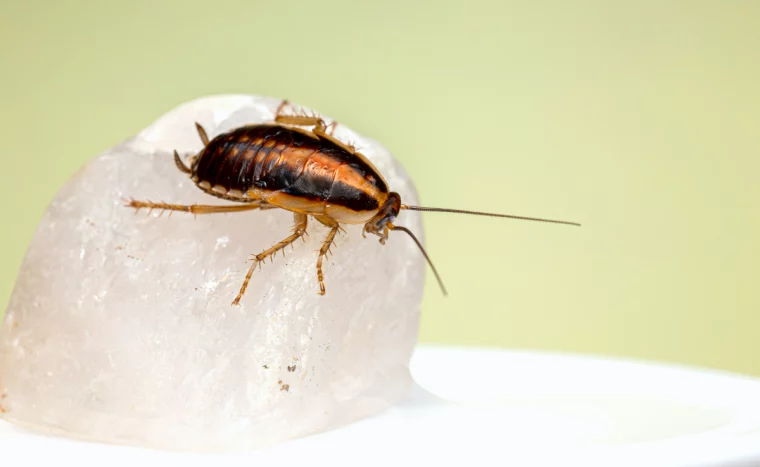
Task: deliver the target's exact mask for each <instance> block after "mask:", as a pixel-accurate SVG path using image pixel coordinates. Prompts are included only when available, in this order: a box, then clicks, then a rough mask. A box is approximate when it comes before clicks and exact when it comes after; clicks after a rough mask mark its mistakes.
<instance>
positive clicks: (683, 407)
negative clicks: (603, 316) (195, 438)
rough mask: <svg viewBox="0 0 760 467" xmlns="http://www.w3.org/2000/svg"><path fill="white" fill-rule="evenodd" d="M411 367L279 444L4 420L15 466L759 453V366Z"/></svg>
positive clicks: (7, 454) (705, 461)
mask: <svg viewBox="0 0 760 467" xmlns="http://www.w3.org/2000/svg"><path fill="white" fill-rule="evenodd" d="M412 371H413V374H414V375H415V378H416V379H417V381H418V382H419V384H420V385H421V387H420V388H418V390H417V391H416V392H415V395H414V396H413V397H412V399H411V400H409V401H408V402H407V403H405V404H402V405H400V406H398V407H395V408H394V409H392V410H389V411H387V412H385V413H383V414H381V415H379V416H376V417H374V418H371V419H367V420H364V421H361V422H358V423H355V424H353V425H350V426H348V427H345V428H342V429H339V430H335V431H332V432H328V433H323V434H321V435H316V436H312V437H309V438H304V439H300V440H297V441H293V442H290V443H286V444H282V445H279V446H277V447H275V448H272V449H269V450H266V451H258V452H249V453H242V454H232V455H194V454H185V453H181V454H180V453H171V452H159V451H151V450H143V449H134V448H128V447H122V446H110V445H99V444H90V443H83V442H77V441H71V440H65V439H59V438H52V437H43V436H40V435H37V434H34V433H31V432H28V431H25V430H22V429H19V428H16V427H12V426H10V425H8V424H5V423H0V453H2V459H3V460H2V465H4V466H5V465H7V466H16V465H45V464H52V463H56V464H57V463H59V462H62V460H63V461H64V462H65V463H68V462H71V463H72V464H74V465H80V466H85V465H92V466H120V465H125V466H126V465H141V466H142V465H182V466H184V467H193V466H205V465H209V466H211V465H213V466H244V465H245V466H261V467H264V466H290V465H293V466H295V465H298V466H306V465H330V466H332V467H340V466H352V467H354V466H366V465H394V466H399V465H415V466H418V465H420V466H421V465H444V464H443V462H444V461H445V465H478V466H480V467H482V466H491V465H494V466H495V465H509V466H526V465H547V466H560V465H561V466H567V465H581V466H596V465H599V466H628V465H631V466H633V465H635V466H648V467H651V466H671V467H672V466H679V467H680V466H754V465H758V466H760V381H758V380H757V379H753V378H747V377H743V376H738V375H731V374H725V373H720V372H714V371H705V370H700V369H691V368H681V367H673V366H663V365H654V364H647V363H640V362H629V361H621V360H612V359H599V358H593V357H581V356H561V355H552V354H538V353H520V352H508V351H498V350H481V349H457V348H436V347H421V348H419V349H418V351H417V352H416V354H415V357H414V360H413V362H412ZM423 388H426V389H427V390H429V391H430V392H427V391H426V390H425V389H423ZM431 392H432V394H431ZM434 394H435V395H434Z"/></svg>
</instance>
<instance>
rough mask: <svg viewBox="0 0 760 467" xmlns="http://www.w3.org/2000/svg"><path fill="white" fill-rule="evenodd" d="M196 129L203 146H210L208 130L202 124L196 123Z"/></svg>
mask: <svg viewBox="0 0 760 467" xmlns="http://www.w3.org/2000/svg"><path fill="white" fill-rule="evenodd" d="M195 129H196V130H198V136H200V137H201V141H203V145H204V146H208V135H207V134H206V130H204V129H203V127H202V126H201V124H200V123H198V122H195Z"/></svg>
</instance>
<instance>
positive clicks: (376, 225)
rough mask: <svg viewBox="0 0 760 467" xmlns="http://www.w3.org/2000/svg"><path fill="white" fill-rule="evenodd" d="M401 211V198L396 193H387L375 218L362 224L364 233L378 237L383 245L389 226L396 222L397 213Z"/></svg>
mask: <svg viewBox="0 0 760 467" xmlns="http://www.w3.org/2000/svg"><path fill="white" fill-rule="evenodd" d="M400 210H401V196H399V194H398V193H396V192H390V193H388V197H387V198H386V199H385V203H383V205H382V206H380V210H378V211H377V214H376V215H375V217H373V218H372V219H370V220H369V221H367V223H366V224H364V231H365V232H367V233H371V234H375V235H377V236H378V237H380V243H383V244H384V243H385V240H386V239H387V238H388V230H389V225H388V224H391V225H393V224H392V222H393V221H394V220H396V216H398V212H399V211H400Z"/></svg>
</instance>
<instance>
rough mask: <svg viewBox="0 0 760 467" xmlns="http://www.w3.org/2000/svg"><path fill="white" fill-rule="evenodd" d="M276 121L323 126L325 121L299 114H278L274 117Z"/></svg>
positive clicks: (288, 123) (287, 123)
mask: <svg viewBox="0 0 760 467" xmlns="http://www.w3.org/2000/svg"><path fill="white" fill-rule="evenodd" d="M274 121H275V122H277V123H284V124H286V125H298V126H315V127H325V121H324V120H322V119H321V118H319V117H304V116H300V115H279V116H277V117H275V119H274Z"/></svg>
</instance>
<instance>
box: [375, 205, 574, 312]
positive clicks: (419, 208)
mask: <svg viewBox="0 0 760 467" xmlns="http://www.w3.org/2000/svg"><path fill="white" fill-rule="evenodd" d="M400 209H406V210H408V211H427V212H449V213H454V214H470V215H475V216H487V217H502V218H507V219H518V220H524V221H537V222H549V223H553V224H565V225H574V226H578V227H580V224H579V223H577V222H569V221H559V220H554V219H543V218H540V217H525V216H514V215H511V214H496V213H492V212H479V211H463V210H461V209H447V208H428V207H424V206H410V205H408V204H402V205H401V206H400ZM388 228H389V229H391V230H401V231H403V232H406V233H407V234H408V235H409V236H410V237H412V240H414V243H416V244H417V246H418V247H419V248H420V251H421V252H422V255H423V256H424V257H425V259H426V260H427V262H428V264H429V265H430V269H432V270H433V274H435V278H436V279H437V280H438V285H439V286H440V287H441V291H442V292H443V296H444V297H446V296H448V294H447V293H446V287H444V286H443V281H442V280H441V276H439V275H438V271H436V269H435V266H433V262H432V261H431V260H430V257H429V256H428V254H427V252H426V251H425V248H423V246H422V243H420V241H419V240H417V237H415V236H414V234H413V233H412V232H411V231H410V230H409V229H407V228H406V227H401V226H399V225H393V224H391V223H390V222H389V223H388Z"/></svg>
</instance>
